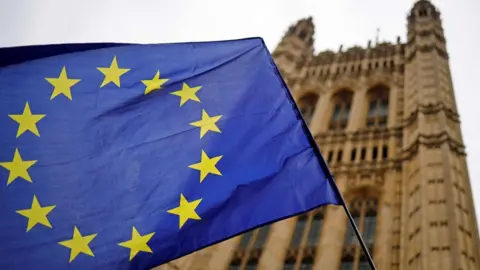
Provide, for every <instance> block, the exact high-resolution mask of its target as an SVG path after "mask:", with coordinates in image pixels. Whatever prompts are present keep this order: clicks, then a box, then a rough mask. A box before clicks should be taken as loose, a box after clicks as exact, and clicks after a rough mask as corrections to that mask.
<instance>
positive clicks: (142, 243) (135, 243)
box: [118, 227, 155, 261]
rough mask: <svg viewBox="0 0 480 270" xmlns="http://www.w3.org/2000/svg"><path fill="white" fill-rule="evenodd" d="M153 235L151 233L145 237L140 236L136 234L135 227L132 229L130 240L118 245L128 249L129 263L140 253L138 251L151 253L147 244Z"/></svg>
mask: <svg viewBox="0 0 480 270" xmlns="http://www.w3.org/2000/svg"><path fill="white" fill-rule="evenodd" d="M154 234H155V233H154V232H153V233H149V234H147V235H144V236H141V235H140V234H139V233H138V231H137V229H136V228H135V227H133V229H132V239H131V240H128V241H125V242H122V243H120V244H118V245H120V246H122V247H126V248H129V249H130V261H131V260H132V259H133V258H134V257H135V255H137V254H138V252H140V251H145V252H149V253H153V251H152V250H151V249H150V247H149V246H148V244H147V243H148V241H149V240H150V238H152V236H153V235H154Z"/></svg>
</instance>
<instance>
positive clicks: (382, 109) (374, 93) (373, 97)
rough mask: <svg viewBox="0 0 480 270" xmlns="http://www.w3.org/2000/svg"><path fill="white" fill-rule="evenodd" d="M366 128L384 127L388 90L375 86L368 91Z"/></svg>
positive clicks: (385, 123)
mask: <svg viewBox="0 0 480 270" xmlns="http://www.w3.org/2000/svg"><path fill="white" fill-rule="evenodd" d="M368 100H369V105H368V113H367V127H373V126H380V127H382V126H386V125H387V116H388V88H386V87H384V86H375V87H374V88H372V89H370V90H369V91H368Z"/></svg>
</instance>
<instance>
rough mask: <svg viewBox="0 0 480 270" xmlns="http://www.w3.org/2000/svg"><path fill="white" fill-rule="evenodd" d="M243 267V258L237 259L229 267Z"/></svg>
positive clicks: (238, 268) (232, 268)
mask: <svg viewBox="0 0 480 270" xmlns="http://www.w3.org/2000/svg"><path fill="white" fill-rule="evenodd" d="M241 267H242V260H241V259H239V258H238V259H235V260H233V261H232V262H231V263H230V267H229V268H228V269H229V270H240V269H241Z"/></svg>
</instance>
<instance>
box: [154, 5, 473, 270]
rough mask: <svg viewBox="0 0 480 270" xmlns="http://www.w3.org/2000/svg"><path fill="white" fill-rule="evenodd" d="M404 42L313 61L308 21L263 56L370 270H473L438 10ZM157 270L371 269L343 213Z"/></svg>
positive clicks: (427, 13) (277, 226) (464, 175)
mask: <svg viewBox="0 0 480 270" xmlns="http://www.w3.org/2000/svg"><path fill="white" fill-rule="evenodd" d="M407 28H408V29H407V30H408V31H407V32H408V34H407V37H406V42H405V43H402V42H401V41H400V38H398V39H397V42H396V43H395V44H391V43H380V44H371V43H370V42H369V43H368V46H367V47H366V48H361V47H352V48H346V49H344V48H342V47H340V50H339V51H338V52H332V51H324V52H321V53H319V54H316V55H314V53H313V39H314V25H313V22H312V18H307V19H302V20H300V21H298V22H297V23H296V24H295V25H293V26H291V27H290V28H289V29H288V31H287V32H286V34H285V36H284V37H283V39H282V40H281V42H280V43H279V45H278V47H277V48H276V49H275V51H273V52H272V55H273V56H274V59H275V62H276V64H277V65H278V67H279V69H280V71H281V73H282V75H283V76H284V79H285V81H286V82H287V84H288V85H289V88H290V90H291V91H292V94H293V96H294V98H295V100H296V102H297V104H298V106H299V108H300V110H301V112H302V114H303V117H304V119H305V120H306V121H307V123H308V124H309V128H310V130H311V132H312V134H313V135H314V138H315V139H316V141H317V143H318V145H319V147H320V150H321V152H322V153H323V155H324V157H325V159H326V160H327V161H328V163H329V165H330V168H331V170H332V172H333V174H334V175H335V178H336V182H337V185H338V186H339V188H340V190H341V192H342V194H343V196H344V198H345V200H346V202H347V203H348V205H349V208H350V211H351V213H352V216H353V217H354V220H355V222H356V224H357V226H358V228H359V230H360V232H361V233H362V235H363V239H364V241H365V243H366V244H367V246H368V248H369V249H370V254H371V255H372V257H373V259H374V261H375V264H376V266H377V269H379V270H380V269H381V270H400V269H423V270H430V269H432V270H433V269H435V270H478V269H480V249H479V247H480V245H479V244H480V242H479V235H478V229H477V223H476V217H475V210H474V205H473V200H472V191H471V187H470V182H469V176H468V170H467V165H466V159H465V158H466V154H465V147H464V144H463V140H462V135H461V131H460V120H459V115H458V110H457V106H456V102H455V96H454V91H453V85H452V78H451V73H450V68H449V62H448V53H447V49H446V40H445V37H444V34H443V29H442V24H441V19H440V13H439V11H438V10H437V9H436V8H435V7H434V6H433V5H432V4H431V3H430V2H429V1H426V0H420V1H417V2H416V3H415V4H414V6H413V8H412V9H411V12H410V14H409V15H408V18H407ZM160 268H162V269H194V270H197V269H198V270H200V269H208V270H227V269H245V270H250V269H252V270H253V269H262V270H263V269H264V270H267V269H268V270H270V269H271V270H282V269H285V270H287V269H288V270H289V269H292V270H293V269H295V270H299V269H302V270H303V269H315V270H320V269H321V270H329V269H331V270H363V269H369V266H368V263H367V261H366V259H365V256H363V253H362V250H361V248H360V246H359V244H358V241H357V239H356V237H355V234H354V233H353V230H352V228H351V227H350V225H349V224H348V221H347V216H346V215H345V212H344V210H343V209H342V208H341V207H337V206H328V207H323V208H321V209H317V210H314V211H312V212H309V213H307V214H304V215H301V216H297V217H293V218H290V219H287V220H283V221H280V222H277V223H274V224H271V225H268V226H265V227H262V228H259V229H256V230H254V231H251V232H248V233H246V234H244V235H242V236H239V237H236V238H233V239H230V240H228V241H225V242H222V243H220V244H217V245H215V246H212V247H209V248H206V249H203V250H201V251H198V252H196V253H194V254H191V255H189V256H186V257H183V258H181V259H178V260H176V261H174V262H171V263H169V264H167V265H164V266H161V267H160Z"/></svg>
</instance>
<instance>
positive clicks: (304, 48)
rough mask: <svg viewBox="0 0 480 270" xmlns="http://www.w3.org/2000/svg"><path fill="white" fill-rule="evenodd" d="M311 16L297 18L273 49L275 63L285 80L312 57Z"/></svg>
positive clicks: (312, 27)
mask: <svg viewBox="0 0 480 270" xmlns="http://www.w3.org/2000/svg"><path fill="white" fill-rule="evenodd" d="M314 32H315V27H314V25H313V19H312V17H308V18H306V19H301V20H299V21H298V22H297V23H296V24H294V25H292V26H290V27H289V28H288V31H287V32H286V33H285V35H284V36H283V38H282V40H281V41H280V43H279V44H278V46H277V48H276V49H275V51H274V52H273V53H272V55H273V57H274V59H275V63H276V64H277V66H278V68H279V69H280V71H281V73H282V75H283V76H284V77H285V79H286V80H288V79H290V78H292V77H294V76H295V75H296V74H295V72H298V71H299V70H300V68H301V67H302V65H303V64H305V62H306V61H308V60H309V59H311V58H312V57H313V35H314Z"/></svg>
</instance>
